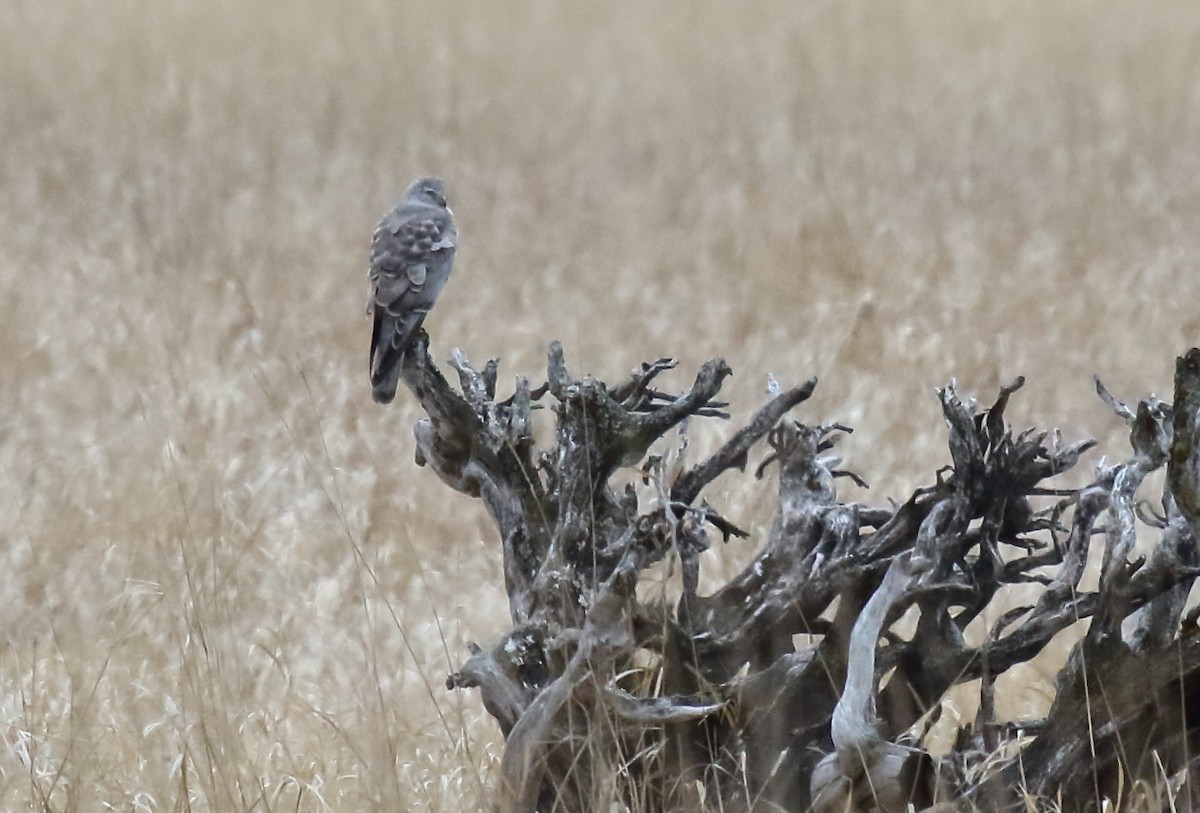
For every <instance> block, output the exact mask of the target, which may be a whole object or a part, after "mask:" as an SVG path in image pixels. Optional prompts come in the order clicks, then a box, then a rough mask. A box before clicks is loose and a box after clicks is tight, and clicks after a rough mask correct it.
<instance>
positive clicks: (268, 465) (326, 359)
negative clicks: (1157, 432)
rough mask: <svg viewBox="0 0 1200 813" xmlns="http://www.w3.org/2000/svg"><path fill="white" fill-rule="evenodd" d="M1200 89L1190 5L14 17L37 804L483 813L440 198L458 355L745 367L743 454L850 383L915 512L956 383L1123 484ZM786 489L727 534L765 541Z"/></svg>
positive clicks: (7, 561) (18, 545) (595, 369)
mask: <svg viewBox="0 0 1200 813" xmlns="http://www.w3.org/2000/svg"><path fill="white" fill-rule="evenodd" d="M1198 63H1200V9H1198V8H1197V7H1195V6H1194V5H1191V4H1184V3H1163V4H1154V5H1153V6H1140V5H1128V4H1118V3H1110V2H1102V3H1091V2H1087V3H1085V2H1076V1H1072V2H1062V3H1055V4H1045V3H1040V2H1033V0H1029V1H1028V2H1015V3H1013V2H1004V3H1001V2H985V3H977V4H970V5H965V4H957V3H950V2H944V1H943V2H924V1H922V2H912V3H905V4H878V3H873V2H869V0H862V1H861V2H859V1H858V0H854V1H853V2H845V3H824V2H820V3H806V4H795V3H789V2H766V3H760V4H755V5H753V6H738V5H733V4H718V3H695V4H693V3H689V4H684V3H678V2H676V3H613V4H603V5H601V4H595V5H588V6H579V7H571V6H569V5H568V4H562V5H551V4H537V3H517V4H497V3H486V2H443V3H438V4H407V3H395V2H385V1H384V0H368V1H367V2H359V3H352V4H333V3H328V4H327V3H320V2H316V0H286V1H285V2H280V3H265V2H249V3H243V2H232V0H215V1H214V2H209V3H205V4H198V3H192V2H183V1H182V0H112V2H108V3H105V4H103V5H97V4H90V3H85V2H81V0H62V1H61V2H56V3H41V2H33V0H7V2H5V3H3V4H0V190H3V204H0V282H2V284H3V290H4V297H3V299H2V300H0V346H2V347H3V348H4V354H3V358H2V359H0V407H2V409H0V540H2V541H3V546H2V548H0V557H2V558H0V561H2V563H3V570H4V573H5V576H4V578H3V579H0V641H2V649H0V736H2V738H3V740H4V744H5V745H6V747H5V748H4V749H2V750H0V807H3V808H5V809H11V810H15V809H39V810H56V811H57V810H130V811H134V810H136V811H141V810H186V809H192V810H221V811H249V810H274V809H288V810H306V811H307V810H312V811H318V810H338V811H343V810H344V811H350V810H355V811H362V810H385V809H386V810H395V809H410V808H411V809H431V810H456V809H461V808H469V807H472V806H473V804H474V803H475V801H477V800H479V799H480V798H483V797H485V796H486V782H487V781H488V777H489V770H490V767H491V765H492V764H493V763H494V761H495V760H496V759H497V757H498V753H499V750H498V734H497V732H496V731H495V730H494V727H493V725H492V724H491V723H490V721H489V720H488V719H487V718H486V716H485V715H484V713H483V711H482V708H481V706H480V703H479V702H478V698H477V697H476V696H473V695H457V694H450V693H447V692H446V691H445V690H444V689H443V688H442V685H441V684H442V680H443V678H444V675H445V673H446V672H448V671H450V670H452V669H453V668H456V667H457V665H458V664H459V663H460V662H461V660H462V659H463V657H464V656H465V641H467V640H479V641H483V642H486V641H487V640H489V639H491V638H493V637H494V636H495V635H497V634H499V633H500V632H502V631H503V629H504V628H505V627H506V625H505V623H504V620H505V618H506V604H505V600H504V596H503V593H502V588H501V576H500V568H499V559H498V556H499V550H498V545H497V543H496V540H495V538H494V536H493V532H492V530H491V528H490V527H489V524H488V522H487V520H486V517H485V516H484V513H483V511H482V510H481V508H480V507H479V506H478V505H476V504H473V503H472V502H471V501H470V500H468V499H467V498H466V497H462V496H460V495H455V494H452V493H449V492H448V491H447V490H446V489H445V488H444V487H442V486H441V485H440V483H438V482H437V481H436V478H435V477H434V476H433V475H432V474H431V473H429V472H427V471H423V470H419V469H416V468H415V467H414V466H413V464H412V441H411V431H410V427H411V425H412V423H413V421H414V420H415V419H416V418H417V411H416V409H415V408H414V405H413V403H412V401H411V400H410V399H408V398H405V397H403V394H402V396H401V397H400V398H399V399H398V400H397V403H396V404H395V405H394V406H393V407H390V408H387V409H381V408H379V407H377V406H376V405H375V404H373V403H372V402H371V399H370V391H369V386H368V384H367V377H366V346H367V338H368V333H369V327H368V325H367V323H366V322H365V321H364V319H363V316H362V309H363V303H364V297H365V262H366V259H365V258H366V246H367V242H368V240H369V237H370V234H371V231H372V229H373V227H374V225H375V222H376V219H377V218H378V216H379V215H380V214H381V213H382V212H383V211H384V210H385V209H386V208H387V207H388V206H389V204H390V202H391V199H392V197H393V196H394V195H396V194H398V193H399V192H400V191H401V190H402V189H403V187H404V186H405V185H406V184H407V183H408V181H410V180H411V179H412V178H413V177H415V176H417V175H419V174H440V175H442V176H444V177H445V178H446V180H447V184H448V189H449V194H450V198H451V203H452V205H453V207H454V210H455V213H456V217H457V219H458V223H459V228H460V232H461V235H462V240H461V249H460V251H459V256H458V265H457V270H456V272H455V277H454V278H453V279H452V281H451V283H450V285H449V287H448V288H447V290H446V291H445V293H444V294H443V296H442V299H441V302H440V303H439V306H438V308H437V310H435V311H434V313H433V314H432V316H431V317H430V318H429V320H428V322H427V325H426V326H427V328H428V329H429V331H430V333H431V334H432V336H433V347H434V352H435V353H436V354H437V356H438V357H439V358H445V357H447V356H448V355H449V352H450V349H451V348H452V347H453V346H461V347H462V348H463V349H464V350H465V351H466V352H467V353H468V355H469V356H470V357H471V358H473V359H476V360H479V361H482V360H484V359H486V358H487V357H489V356H499V357H501V358H502V360H503V365H502V368H501V370H502V380H507V381H509V382H511V376H512V375H515V374H517V373H523V374H528V375H531V376H534V377H536V376H537V375H538V374H539V371H540V370H542V369H543V365H544V355H543V354H544V351H545V347H546V345H547V344H548V342H549V341H550V340H551V339H555V338H557V339H561V340H562V341H563V342H564V343H565V345H566V348H567V353H568V361H569V363H570V365H571V367H572V369H573V370H575V371H576V372H591V373H594V374H596V375H598V376H602V377H605V378H615V377H619V376H621V375H623V374H625V373H626V372H627V371H628V370H629V369H630V368H632V367H633V366H635V365H636V364H637V363H638V362H640V361H642V360H650V359H653V358H656V357H658V356H662V355H671V356H675V357H677V358H679V359H680V360H681V368H682V369H681V372H680V373H679V375H678V376H677V377H676V378H675V379H674V380H675V383H676V385H678V386H682V385H684V384H685V383H687V382H688V381H689V380H690V375H691V370H692V368H694V367H695V366H696V365H697V364H699V363H701V362H702V361H703V360H705V359H707V358H709V357H711V356H714V355H723V356H725V357H726V358H727V359H728V361H729V363H730V364H731V366H732V367H733V368H734V370H735V373H736V376H735V378H734V379H732V380H731V382H730V384H729V385H728V391H729V394H730V396H731V400H732V401H733V410H734V413H735V416H737V417H742V418H744V417H745V416H746V415H747V414H748V413H749V412H750V410H751V409H753V408H754V406H755V405H757V404H758V403H759V402H760V401H761V400H762V398H763V397H764V393H765V381H766V376H767V374H768V373H773V374H775V375H776V376H777V377H778V378H779V379H780V380H781V381H782V382H784V383H792V382H797V381H799V380H802V379H803V378H807V377H808V376H810V375H814V374H816V375H819V376H820V377H821V384H820V386H819V388H818V390H817V393H816V396H815V398H814V399H813V400H812V401H811V402H809V403H808V404H806V405H804V406H803V407H802V408H801V410H800V411H799V415H800V417H801V418H802V419H807V420H818V419H837V420H841V421H844V422H848V423H850V424H852V425H854V426H855V427H856V428H857V429H858V432H856V434H855V435H854V436H853V437H852V438H851V439H850V440H849V441H848V442H847V443H846V444H845V445H844V447H843V453H844V455H845V457H846V463H847V465H848V466H849V467H851V468H853V469H854V470H856V471H857V472H859V473H860V474H862V475H863V476H864V477H866V478H867V480H869V481H870V482H871V483H872V485H873V489H872V490H871V491H870V492H865V493H864V492H859V491H857V490H855V489H853V488H849V489H848V490H847V494H846V497H847V498H853V499H867V500H871V501H875V502H878V503H882V502H883V501H884V500H885V499H886V497H888V496H894V497H897V498H903V497H905V496H907V493H908V491H909V490H910V489H911V488H913V487H915V486H917V485H919V484H921V483H924V482H928V481H929V480H930V479H931V477H932V473H933V471H934V470H935V469H936V468H937V467H939V466H941V465H943V464H944V463H946V462H948V455H947V453H946V451H945V450H944V447H943V437H944V431H943V429H942V423H941V417H940V413H939V410H938V406H937V402H936V399H935V398H934V397H933V395H932V388H933V387H934V386H936V385H939V384H943V383H945V382H946V381H947V380H948V379H949V378H950V377H951V376H957V378H958V380H959V381H960V383H961V386H962V388H963V389H964V390H965V391H968V392H973V393H976V394H978V395H979V396H980V398H981V399H984V398H990V397H992V396H993V395H994V392H995V389H996V387H997V386H998V385H999V384H1001V383H1004V382H1006V381H1007V380H1009V379H1011V378H1012V377H1014V376H1016V375H1017V374H1024V375H1026V376H1028V377H1029V385H1028V387H1027V390H1026V391H1025V392H1023V393H1022V395H1021V397H1019V399H1018V400H1017V401H1016V402H1015V403H1014V407H1013V409H1012V411H1011V415H1012V417H1013V418H1014V420H1015V421H1016V422H1017V423H1018V424H1020V425H1026V424H1038V425H1042V426H1057V427H1061V428H1062V429H1063V432H1064V434H1065V435H1066V437H1067V438H1068V439H1074V438H1075V437H1078V436H1082V435H1090V436H1097V437H1099V438H1101V439H1102V440H1103V441H1104V447H1105V449H1106V450H1107V451H1109V453H1110V454H1112V455H1113V456H1115V457H1118V458H1119V457H1121V456H1122V455H1123V454H1124V452H1125V448H1124V445H1123V443H1122V442H1121V435H1122V431H1121V429H1122V428H1121V427H1120V426H1119V425H1118V424H1117V422H1116V421H1115V419H1113V418H1112V417H1111V415H1108V414H1107V413H1106V410H1105V409H1104V408H1103V407H1102V405H1100V403H1099V401H1098V399H1096V397H1095V395H1094V394H1093V391H1092V385H1091V381H1090V376H1091V375H1092V374H1093V373H1099V374H1100V375H1101V376H1102V377H1103V378H1104V379H1105V381H1106V382H1107V383H1108V384H1109V385H1110V387H1112V388H1113V390H1114V391H1115V392H1116V393H1117V394H1118V395H1121V396H1124V397H1130V398H1135V397H1138V396H1140V395H1144V394H1147V393H1149V392H1151V391H1157V392H1159V393H1163V394H1165V393H1167V392H1168V391H1169V389H1170V381H1171V370H1172V363H1173V358H1174V355H1175V354H1176V353H1178V352H1179V351H1181V350H1182V349H1184V347H1185V346H1186V345H1187V344H1189V343H1195V342H1196V340H1197V333H1198V332H1200V313H1198V310H1197V302H1198V301H1200V275H1198V274H1197V269H1196V260H1195V259H1194V258H1196V257H1198V256H1200V229H1197V227H1196V224H1197V223H1198V222H1200V189H1198V186H1197V178H1198V177H1200V152H1198V151H1197V149H1196V145H1197V144H1198V143H1200V81H1198V80H1200V70H1198V69H1200V64H1198ZM728 431H731V430H730V429H729V428H728V427H721V426H712V425H710V426H705V427H700V426H696V427H694V429H693V434H694V435H695V436H696V437H697V445H698V446H699V447H700V448H704V445H705V444H706V443H707V444H711V443H712V442H714V441H715V440H716V439H719V438H720V437H722V436H723V434H724V433H726V432H728ZM1084 477H1086V472H1084V473H1082V474H1080V475H1079V479H1082V478H1084ZM771 488H772V486H771V485H770V484H769V483H762V484H758V485H757V486H756V485H754V484H752V483H746V484H737V483H722V484H721V487H720V488H718V489H717V490H716V491H715V492H714V495H713V499H714V501H716V502H718V503H720V504H721V508H722V509H723V510H724V511H725V513H726V514H727V515H729V516H730V517H731V518H732V519H733V520H734V521H736V522H739V524H742V525H745V526H749V527H753V528H756V529H758V531H759V532H760V533H761V531H762V529H763V528H764V527H765V525H766V523H767V522H768V521H769V516H770V510H771V496H772V495H771ZM748 550H749V548H747V551H748ZM745 552H746V551H743V555H744V553H745ZM726 553H727V552H725V551H718V552H716V555H715V556H714V560H716V559H719V558H720V557H721V556H724V555H726ZM724 567H725V568H726V569H727V568H728V565H725V566H724ZM713 572H715V573H720V572H722V565H721V563H720V562H715V567H714V569H713ZM1039 674H1041V673H1039V672H1038V671H1037V670H1036V669H1032V668H1031V670H1029V671H1028V674H1027V676H1026V678H1025V679H1023V680H1022V681H1017V682H1018V683H1020V686H1019V687H1017V688H1016V689H1014V690H1013V691H1014V692H1015V694H1013V695H1012V696H1011V697H1009V698H1008V699H1007V705H1008V707H1009V708H1010V709H1011V710H1013V713H1020V710H1021V709H1022V708H1025V707H1027V706H1029V707H1032V706H1036V705H1037V704H1039V703H1044V700H1045V696H1046V692H1047V691H1048V689H1049V686H1048V684H1046V683H1045V681H1044V680H1042V681H1041V682H1040V683H1039V679H1038V677H1037V676H1038V675H1039Z"/></svg>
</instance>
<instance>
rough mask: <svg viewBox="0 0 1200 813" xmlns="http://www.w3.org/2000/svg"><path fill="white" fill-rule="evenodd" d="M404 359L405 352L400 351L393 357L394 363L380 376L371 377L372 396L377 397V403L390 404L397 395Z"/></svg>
mask: <svg viewBox="0 0 1200 813" xmlns="http://www.w3.org/2000/svg"><path fill="white" fill-rule="evenodd" d="M403 360H404V354H403V353H398V354H396V356H395V357H394V358H393V359H392V365H391V366H390V367H388V368H387V369H386V370H384V371H382V374H381V375H380V376H379V377H378V378H372V379H371V397H372V398H374V399H375V403H377V404H390V403H391V402H392V400H393V399H394V398H395V397H396V384H397V382H398V381H399V380H400V363H401V362H402V361H403Z"/></svg>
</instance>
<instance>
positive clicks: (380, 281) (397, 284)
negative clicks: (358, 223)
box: [367, 207, 457, 316]
mask: <svg viewBox="0 0 1200 813" xmlns="http://www.w3.org/2000/svg"><path fill="white" fill-rule="evenodd" d="M456 247H457V234H456V233H455V230H454V224H453V221H451V220H450V218H449V217H448V213H445V212H442V211H438V210H432V211H421V212H416V213H409V212H405V211H404V207H400V208H398V209H397V210H396V211H395V212H392V213H391V214H390V215H388V216H387V217H385V218H384V219H383V221H382V222H381V223H380V224H379V227H378V228H376V229H375V235H374V237H373V238H372V240H371V267H370V292H369V297H368V300H367V313H368V314H372V313H374V312H375V310H376V309H377V308H378V309H382V310H384V311H385V312H386V313H388V314H390V315H392V316H400V315H401V314H402V313H403V312H404V311H406V310H408V309H409V308H411V307H421V306H425V307H429V306H432V304H433V303H432V302H428V303H425V302H422V299H423V297H422V296H421V293H422V289H423V286H424V285H425V277H426V275H427V273H428V271H429V267H430V265H432V264H433V263H434V262H435V261H437V260H440V259H442V258H444V257H445V255H446V252H451V253H452V252H453V251H454V249H455V248H456Z"/></svg>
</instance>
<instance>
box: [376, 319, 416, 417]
mask: <svg viewBox="0 0 1200 813" xmlns="http://www.w3.org/2000/svg"><path fill="white" fill-rule="evenodd" d="M423 321H425V311H412V312H409V313H406V314H404V315H402V316H399V317H396V316H389V315H387V314H379V315H376V317H375V327H374V330H372V332H371V362H370V363H371V397H372V398H374V399H375V403H377V404H390V403H391V402H392V400H393V399H394V398H395V397H396V385H397V384H398V383H399V381H400V367H401V366H402V365H403V364H404V352H405V351H406V350H407V349H408V348H409V345H411V344H412V341H413V337H414V336H415V335H416V333H417V331H418V330H420V329H421V323H422V322H423Z"/></svg>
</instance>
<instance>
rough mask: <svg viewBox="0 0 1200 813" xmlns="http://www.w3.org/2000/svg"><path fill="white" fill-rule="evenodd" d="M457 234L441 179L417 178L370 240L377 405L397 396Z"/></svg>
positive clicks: (369, 311)
mask: <svg viewBox="0 0 1200 813" xmlns="http://www.w3.org/2000/svg"><path fill="white" fill-rule="evenodd" d="M457 243H458V232H457V231H455V229H454V215H453V213H452V212H451V211H450V207H449V206H447V205H446V191H445V187H444V186H443V185H442V181H441V179H439V178H421V179H419V180H417V181H415V182H414V183H413V184H412V186H410V187H409V188H408V190H407V191H406V192H405V193H404V197H403V198H401V199H400V202H399V203H398V204H396V208H395V209H393V210H392V211H391V212H390V213H389V214H387V215H386V216H385V217H384V218H383V220H382V221H380V223H379V226H378V227H377V228H376V229H375V235H374V237H372V238H371V270H370V280H371V288H370V292H369V293H368V295H367V315H368V316H374V317H375V326H374V329H373V330H372V331H371V368H370V369H371V388H372V397H374V399H375V402H376V403H379V404H388V403H391V401H392V399H393V398H395V397H396V382H397V380H398V378H399V376H400V362H401V360H402V359H403V358H404V351H405V350H406V349H407V348H408V345H409V343H410V342H411V341H412V339H413V337H414V336H415V335H416V333H417V330H419V329H420V327H421V323H422V322H423V321H425V315H426V314H428V313H429V309H430V308H432V307H433V303H434V302H436V301H437V297H438V294H439V293H441V292H442V287H443V286H444V285H445V284H446V280H447V279H449V278H450V269H451V268H452V267H453V266H454V251H455V248H456V247H457Z"/></svg>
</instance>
